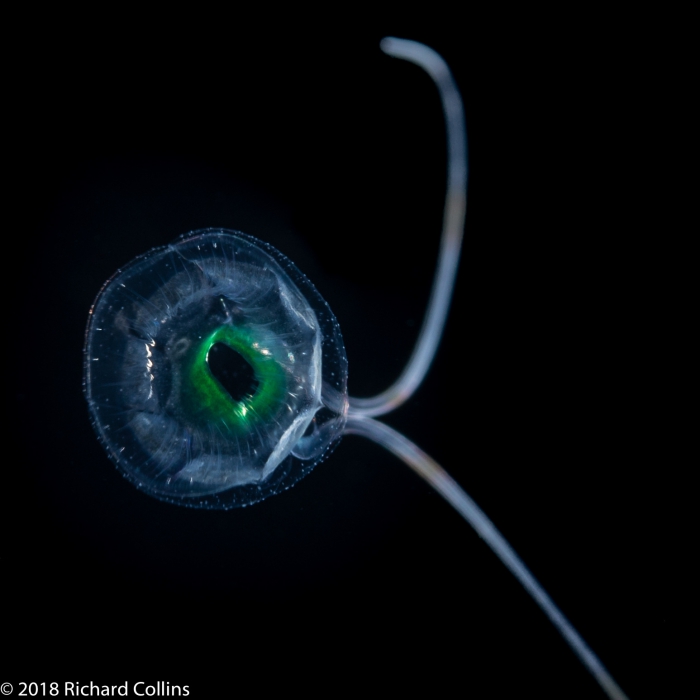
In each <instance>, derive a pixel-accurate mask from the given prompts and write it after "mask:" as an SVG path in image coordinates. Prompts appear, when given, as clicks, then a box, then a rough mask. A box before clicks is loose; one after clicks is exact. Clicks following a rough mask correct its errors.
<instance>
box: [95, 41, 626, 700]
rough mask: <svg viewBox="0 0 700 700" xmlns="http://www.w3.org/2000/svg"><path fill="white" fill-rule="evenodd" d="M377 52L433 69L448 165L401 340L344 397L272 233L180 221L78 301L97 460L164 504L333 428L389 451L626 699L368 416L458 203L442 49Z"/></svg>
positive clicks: (291, 477)
mask: <svg viewBox="0 0 700 700" xmlns="http://www.w3.org/2000/svg"><path fill="white" fill-rule="evenodd" d="M381 48H382V50H383V51H384V52H385V53H386V54H388V55H390V56H393V57H396V58H401V59H404V60H407V61H410V62H413V63H415V64H417V65H418V66H420V67H421V68H422V69H424V70H425V71H426V72H427V73H428V74H429V75H430V76H431V78H432V79H433V80H434V82H435V84H436V85H437V87H438V90H439V93H440V97H441V100H442V105H443V111H444V115H445V121H446V131H447V149H448V178H447V180H448V181H447V194H446V201H445V210H444V218H443V233H442V238H441V248H440V253H439V260H438V267H437V271H436V273H435V280H434V284H433V289H432V292H431V297H430V300H429V303H428V309H427V312H426V315H425V319H424V322H423V325H422V328H421V330H420V333H419V336H418V340H417V342H416V346H415V349H414V351H413V353H412V355H411V357H410V359H409V361H408V363H407V365H406V367H405V369H404V371H403V372H402V373H401V375H400V376H399V378H398V379H397V380H396V381H395V382H394V383H393V384H392V385H391V386H390V387H389V388H388V389H386V390H385V391H383V392H381V393H380V394H378V395H377V396H374V397H370V398H356V397H352V396H349V395H348V389H347V378H348V362H347V357H346V354H345V348H344V344H343V339H342V335H341V330H340V326H339V324H338V321H337V320H336V318H335V316H334V315H333V312H332V311H331V309H330V307H329V306H328V304H327V303H326V302H325V300H324V299H323V297H322V296H321V295H320V293H319V292H318V291H317V290H316V288H315V287H314V285H313V283H312V282H311V281H310V280H309V279H308V278H307V277H306V276H305V275H304V274H303V273H302V272H301V271H300V270H299V269H298V268H297V267H296V265H295V264H294V263H293V262H292V261H290V260H289V259H288V258H287V257H286V256H285V255H283V254H282V253H281V252H279V251H277V250H276V249H275V248H273V247H272V246H271V245H269V244H267V243H264V242H263V241H260V240H257V239H255V238H253V237H252V236H249V235H247V234H245V233H242V232H238V231H231V230H227V229H218V228H209V229H202V230H196V231H192V232H190V233H187V234H184V235H182V236H181V237H180V238H178V239H176V240H175V241H174V242H172V243H171V244H169V245H166V246H162V247H160V248H155V249H153V250H151V251H148V252H146V253H145V254H143V255H141V256H139V257H137V258H136V259H135V260H133V261H132V262H131V263H129V264H128V265H126V266H124V267H123V268H121V269H119V270H118V271H117V272H116V273H115V274H114V275H113V276H112V277H111V278H110V279H109V280H108V281H107V282H106V283H105V285H104V286H103V288H102V289H101V290H100V292H99V294H98V296H97V298H96V300H95V303H94V304H93V307H92V309H91V311H90V316H89V320H88V326H87V332H86V342H85V349H84V389H85V395H86V398H87V402H88V406H89V412H90V417H91V421H92V424H93V427H94V429H95V431H96V433H97V436H98V438H99V440H100V442H101V443H102V444H103V446H104V447H105V449H106V451H107V453H108V455H109V457H110V459H111V460H112V461H113V462H114V463H115V464H116V466H117V467H118V468H119V470H120V471H121V472H122V474H123V475H124V476H125V477H126V478H127V479H128V480H129V481H131V482H132V483H133V484H134V485H135V486H136V487H137V488H139V489H140V490H142V491H144V492H145V493H147V494H149V495H151V496H154V497H156V498H159V499H161V500H163V501H167V502H170V503H173V504H178V505H184V506H188V507H196V508H216V509H228V508H235V507H244V506H250V505H253V504H255V503H257V502H258V501H261V500H263V499H265V498H267V497H269V496H272V495H275V494H278V493H280V492H282V491H285V490H286V489H288V488H290V487H291V486H293V485H294V484H296V483H297V482H298V481H299V480H300V479H301V478H303V477H304V476H306V475H307V474H309V473H310V472H311V470H312V469H313V468H314V467H315V466H316V465H317V464H318V463H319V462H320V461H322V460H324V459H326V458H327V457H328V456H329V455H330V454H331V453H332V451H333V450H334V449H335V447H336V446H337V444H338V442H339V440H340V438H341V437H342V436H343V435H346V434H355V435H360V436H364V437H366V438H368V439H370V440H373V441H374V442H376V443H378V444H379V445H381V446H383V447H385V448H386V449H387V450H389V451H390V452H392V453H393V454H394V455H396V456H397V457H398V458H399V459H400V460H402V461H403V462H405V463H406V464H407V465H408V466H409V467H410V468H411V469H413V470H414V471H415V472H416V473H417V474H418V475H419V476H420V477H421V478H423V479H424V480H425V481H426V482H427V483H428V484H430V486H431V487H433V488H434V489H435V490H436V491H437V492H438V493H439V494H440V495H441V496H442V497H443V498H444V499H445V500H446V501H447V502H448V503H449V504H450V505H451V506H452V507H453V508H454V509H455V510H456V511H457V512H458V513H459V514H460V515H461V516H462V517H463V518H464V519H465V520H466V521H467V522H468V523H469V524H470V525H471V526H472V527H473V528H474V529H475V530H476V532H477V533H478V534H479V536H480V537H481V538H482V539H483V540H484V541H485V542H486V543H487V544H488V546H489V547H490V548H491V549H492V551H493V552H494V553H495V554H496V556H497V557H498V558H499V559H500V560H501V561H502V563H503V564H504V565H505V566H506V567H507V568H508V569H509V571H510V572H511V573H512V574H513V575H514V576H515V578H516V579H517V580H518V581H519V583H520V584H521V585H522V586H523V587H524V588H525V590H526V591H527V592H528V594H529V595H530V596H531V597H532V598H533V599H534V601H535V602H536V603H537V604H538V605H539V607H540V608H541V609H542V611H543V612H544V613H545V615H546V616H547V617H548V618H549V620H550V621H551V622H552V624H553V625H554V626H555V628H556V629H557V630H558V631H559V633H560V634H561V635H562V636H563V638H564V639H565V641H566V642H567V643H568V644H569V646H570V647H571V649H572V650H573V651H574V653H575V654H576V656H577V657H578V658H579V660H580V661H581V662H582V663H583V664H584V666H585V667H586V668H587V669H588V670H589V671H590V673H591V674H592V675H593V677H594V678H595V680H596V681H597V682H598V683H599V685H600V686H601V688H602V689H603V690H604V692H605V693H606V694H607V695H608V697H610V698H613V699H622V698H625V697H626V696H625V694H624V693H623V691H622V690H621V689H620V688H619V686H618V685H617V683H616V682H615V681H614V679H613V678H612V677H611V675H610V674H609V673H608V672H607V670H606V669H605V668H604V666H603V665H602V663H601V662H600V660H599V659H598V658H597V656H596V655H595V654H594V653H593V652H592V650H591V649H590V648H589V647H588V645H587V644H586V643H585V642H584V640H583V639H582V637H581V635H580V634H579V633H578V632H577V631H576V630H575V629H574V628H573V626H572V625H571V624H570V623H569V622H568V620H567V619H566V618H565V617H564V616H563V614H562V613H561V612H560V611H559V609H558V608H557V607H556V605H555V604H554V603H553V601H552V600H551V598H550V596H549V595H548V594H547V593H546V591H545V590H544V589H543V588H542V586H540V584H539V583H538V582H537V580H536V579H535V578H534V576H533V575H532V574H531V573H530V571H529V570H528V569H527V567H526V566H525V565H524V563H523V562H522V561H521V559H520V558H519V556H518V555H517V554H516V553H515V551H514V550H513V549H512V547H511V546H510V545H509V544H508V542H507V541H506V540H505V539H504V538H503V536H502V535H501V534H500V533H499V532H498V530H497V529H496V528H495V526H494V525H493V524H492V523H491V521H490V520H489V519H488V517H487V516H486V515H485V513H484V512H483V511H482V510H481V509H480V508H479V506H477V504H476V503H475V502H474V501H473V500H472V499H471V498H470V497H469V496H468V495H467V494H466V493H465V492H464V490H463V489H462V488H461V487H460V486H459V485H458V484H457V483H456V482H455V481H454V480H453V479H452V478H451V477H450V476H449V474H448V473H447V472H446V471H445V470H444V469H443V468H442V467H441V466H440V465H439V464H437V462H436V461H435V460H433V459H432V458H431V457H430V456H429V455H427V454H426V453H425V452H423V451H422V450H421V449H420V448H419V447H418V446H417V445H415V444H414V443H413V442H411V441H410V440H409V439H408V438H407V437H405V436H404V435H401V434H400V433H399V432H397V431H396V430H394V429H392V428H391V427H389V426H388V425H386V424H385V423H383V422H382V421H380V420H377V418H378V417H380V416H383V415H385V414H387V413H389V412H391V411H392V410H394V409H395V408H397V407H398V406H400V405H402V404H403V403H404V402H406V401H407V400H409V399H410V397H411V396H412V395H413V393H414V392H415V390H416V389H417V387H418V386H419V385H420V383H421V382H422V380H423V378H424V377H425V375H426V373H427V372H428V370H429V367H430V365H431V362H432V360H433V358H434V356H435V353H436V351H437V348H438V345H439V343H440V339H441V336H442V331H443V328H444V325H445V320H446V317H447V313H448V309H449V304H450V297H451V294H452V289H453V287H454V281H455V276H456V271H457V263H458V260H459V254H460V247H461V241H462V235H463V229H464V221H465V215H466V187H467V145H466V136H465V133H466V132H465V128H464V115H463V110H462V104H461V98H460V96H459V93H458V91H457V88H456V85H455V83H454V81H453V79H452V77H451V75H450V71H449V69H448V67H447V65H446V63H445V62H444V61H443V60H442V58H441V57H440V56H439V55H438V54H437V53H436V52H434V51H433V50H431V49H429V48H428V47H426V46H424V45H422V44H419V43H416V42H413V41H407V40H402V39H395V38H387V39H384V40H383V41H382V44H381Z"/></svg>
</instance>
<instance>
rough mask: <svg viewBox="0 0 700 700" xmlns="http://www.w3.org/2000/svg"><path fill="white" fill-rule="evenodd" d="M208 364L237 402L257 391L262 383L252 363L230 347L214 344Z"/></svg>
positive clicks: (210, 350)
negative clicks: (257, 377) (256, 376)
mask: <svg viewBox="0 0 700 700" xmlns="http://www.w3.org/2000/svg"><path fill="white" fill-rule="evenodd" d="M207 362H208V363H209V369H210V370H211V373H212V374H213V375H214V376H215V377H216V378H217V379H218V380H219V381H220V382H221V385H222V386H223V387H224V389H226V391H228V393H229V394H231V398H233V399H234V400H235V401H242V400H243V398H245V397H246V396H252V395H253V394H255V392H256V391H257V389H258V384H259V383H260V382H259V381H258V380H257V379H256V378H255V372H254V370H253V368H252V367H251V365H250V363H249V362H248V361H247V360H246V359H245V358H244V357H243V356H242V355H240V354H239V353H237V352H236V351H235V350H234V349H233V348H230V347H229V346H228V345H224V343H214V345H212V346H211V348H209V354H208V355H207Z"/></svg>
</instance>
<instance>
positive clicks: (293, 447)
mask: <svg viewBox="0 0 700 700" xmlns="http://www.w3.org/2000/svg"><path fill="white" fill-rule="evenodd" d="M84 377H85V393H86V396H87V400H88V405H89V410H90V415H91V419H92V423H93V426H94V428H95V430H96V432H97V435H98V437H99V439H100V441H101V442H102V444H103V445H104V447H105V448H106V450H107V452H108V454H109V456H110V458H111V459H112V461H113V462H114V463H115V464H116V465H117V467H118V468H119V469H120V470H121V471H122V473H123V474H124V476H125V477H126V478H127V479H129V480H130V481H131V482H133V483H134V484H135V485H136V486H137V487H138V488H140V489H141V490H143V491H145V492H147V493H149V494H150V495H152V496H155V497H157V498H160V499H162V500H165V501H170V502H175V503H179V504H182V505H187V506H193V507H201V508H231V507H236V506H245V505H248V504H251V503H255V502H256V501H259V500H261V499H263V498H266V497H267V496H269V495H272V494H274V493H278V492H280V491H282V490H284V489H287V488H289V487H290V486H291V485H292V484H294V483H295V482H296V481H297V480H298V479H300V478H301V477H303V476H304V475H305V474H307V473H308V472H309V471H310V470H311V469H312V468H313V467H314V466H315V465H316V464H317V463H318V462H319V461H320V460H321V459H323V457H324V456H325V455H327V454H328V453H329V451H330V450H331V449H332V448H333V447H334V445H335V443H336V442H337V441H338V439H339V437H340V434H341V433H342V430H343V427H344V424H345V420H346V413H347V405H348V400H347V388H346V383H347V359H346V356H345V349H344V346H343V341H342V337H341V334H340V328H339V326H338V323H337V321H336V320H335V317H334V316H333V314H332V313H331V311H330V309H329V307H328V305H327V304H326V302H325V301H324V300H323V299H322V297H321V296H320V294H319V293H318V292H317V291H316V289H315V287H314V286H313V284H311V282H310V281H309V280H308V279H307V278H306V277H305V276H304V275H303V274H302V273H301V272H299V270H298V269H297V268H296V267H295V265H294V264H293V263H292V262H290V261H289V260H288V259H287V258H286V257H285V256H284V255H282V253H280V252H279V251H277V250H276V249H274V248H273V247H272V246H270V245H267V244H265V243H263V242H261V241H258V240H256V239H254V238H252V237H251V236H247V235H245V234H242V233H238V232H234V231H225V230H222V229H206V230H202V231H195V232H193V233H190V234H186V235H184V236H182V237H181V238H179V239H178V240H176V241H175V242H174V243H172V244H171V245H167V246H164V247H161V248H156V249H154V250H151V251H149V252H147V253H145V254H143V255H141V256H140V257H138V258H136V259H135V260H133V261H132V262H131V263H129V264H128V265H127V266H126V267H124V268H122V269H120V270H119V271H118V272H117V273H116V274H115V275H114V276H113V277H112V278H111V279H109V280H108V281H107V283H106V284H105V285H104V287H103V288H102V290H101V291H100V293H99V295H98V296H97V299H96V300H95V303H94V305H93V307H92V310H91V313H90V317H89V322H88V327H87V336H86V345H85V375H84Z"/></svg>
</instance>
